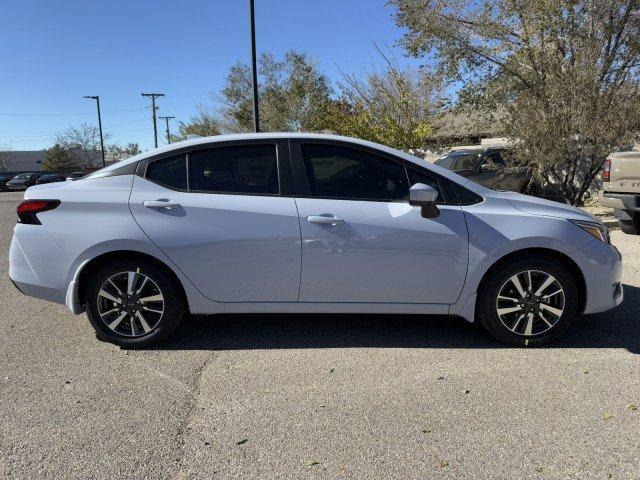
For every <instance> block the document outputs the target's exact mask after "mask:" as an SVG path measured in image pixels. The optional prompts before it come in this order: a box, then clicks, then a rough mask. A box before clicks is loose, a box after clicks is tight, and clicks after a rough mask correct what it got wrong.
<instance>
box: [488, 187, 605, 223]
mask: <svg viewBox="0 0 640 480" xmlns="http://www.w3.org/2000/svg"><path fill="white" fill-rule="evenodd" d="M490 195H491V196H492V197H494V198H503V199H505V200H507V201H508V202H509V203H510V204H511V205H513V206H514V207H515V208H517V209H518V210H520V211H521V212H524V213H528V214H531V215H540V216H545V217H556V218H566V219H568V220H580V221H583V222H591V223H597V224H600V225H602V222H601V221H600V219H598V217H595V216H593V215H591V214H590V213H587V212H585V211H584V210H582V209H581V208H578V207H573V206H571V205H567V204H566V203H559V202H554V201H552V200H545V199H544V198H538V197H531V196H529V195H523V194H521V193H516V192H500V191H492V192H491V194H490Z"/></svg>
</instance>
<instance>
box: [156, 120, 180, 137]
mask: <svg viewBox="0 0 640 480" xmlns="http://www.w3.org/2000/svg"><path fill="white" fill-rule="evenodd" d="M158 118H160V119H162V120H164V121H165V122H167V130H166V132H167V143H171V134H170V133H169V120H173V119H174V118H176V117H158Z"/></svg>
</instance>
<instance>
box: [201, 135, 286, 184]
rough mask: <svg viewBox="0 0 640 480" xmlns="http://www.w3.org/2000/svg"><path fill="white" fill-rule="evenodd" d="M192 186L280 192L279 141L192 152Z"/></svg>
mask: <svg viewBox="0 0 640 480" xmlns="http://www.w3.org/2000/svg"><path fill="white" fill-rule="evenodd" d="M189 179H190V189H191V190H195V191H204V192H219V193H252V194H264V195H277V194H278V193H279V192H280V188H279V184H278V161H277V156H276V147H275V145H273V144H271V145H236V146H230V147H218V148H211V149H207V150H198V151H195V152H191V153H190V154H189Z"/></svg>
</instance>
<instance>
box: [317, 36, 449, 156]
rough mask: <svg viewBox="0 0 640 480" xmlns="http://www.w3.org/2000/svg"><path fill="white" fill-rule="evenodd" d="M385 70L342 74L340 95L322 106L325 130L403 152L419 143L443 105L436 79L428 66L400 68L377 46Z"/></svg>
mask: <svg viewBox="0 0 640 480" xmlns="http://www.w3.org/2000/svg"><path fill="white" fill-rule="evenodd" d="M378 52H379V53H380V55H381V57H382V59H383V60H384V68H383V69H382V70H381V69H380V68H378V67H375V66H374V68H373V69H372V70H370V71H367V72H365V73H364V74H362V75H354V74H343V75H342V79H343V80H342V83H341V85H340V86H341V92H342V94H341V96H340V99H339V100H338V101H336V102H332V103H330V104H327V108H328V112H327V114H326V116H325V123H326V125H327V128H328V129H329V130H332V131H334V132H336V133H339V134H341V135H346V136H352V137H358V138H363V139H366V140H371V141H374V142H378V143H382V144H385V145H389V146H391V147H395V148H399V149H404V150H408V149H410V148H417V147H422V146H424V144H425V142H426V141H427V138H428V137H429V135H430V134H431V133H432V126H431V121H432V119H433V117H434V116H435V115H436V114H437V113H438V112H439V111H440V110H441V109H442V107H443V105H444V104H445V102H444V96H443V95H442V86H441V82H440V77H439V76H438V75H436V74H435V73H434V72H433V71H431V70H429V69H427V68H421V69H401V68H400V67H399V66H398V63H397V61H396V60H395V58H393V57H390V56H389V55H386V54H385V53H384V52H382V50H380V49H378Z"/></svg>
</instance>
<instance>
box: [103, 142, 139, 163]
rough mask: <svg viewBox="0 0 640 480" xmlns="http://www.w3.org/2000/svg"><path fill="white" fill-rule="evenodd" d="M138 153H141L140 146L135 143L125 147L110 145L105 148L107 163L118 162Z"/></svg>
mask: <svg viewBox="0 0 640 480" xmlns="http://www.w3.org/2000/svg"><path fill="white" fill-rule="evenodd" d="M139 153H142V150H140V146H139V145H138V144H137V143H129V144H127V146H126V147H121V146H120V145H117V144H112V145H109V146H108V147H107V152H106V157H107V163H114V162H119V161H120V160H125V159H127V158H129V157H133V156H134V155H137V154H139Z"/></svg>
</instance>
